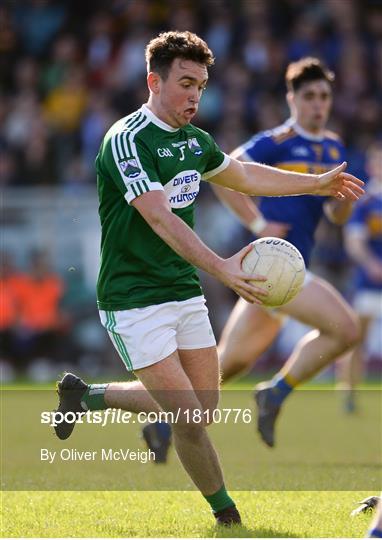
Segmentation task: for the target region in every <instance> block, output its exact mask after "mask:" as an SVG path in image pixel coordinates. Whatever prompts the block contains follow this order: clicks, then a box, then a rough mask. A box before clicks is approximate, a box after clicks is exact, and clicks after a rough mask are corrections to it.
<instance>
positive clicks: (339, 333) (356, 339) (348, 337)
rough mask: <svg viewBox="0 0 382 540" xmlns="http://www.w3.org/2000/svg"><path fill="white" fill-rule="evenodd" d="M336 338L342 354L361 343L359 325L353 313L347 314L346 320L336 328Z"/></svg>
mask: <svg viewBox="0 0 382 540" xmlns="http://www.w3.org/2000/svg"><path fill="white" fill-rule="evenodd" d="M336 337H337V339H338V340H339V342H340V346H341V350H342V352H344V351H346V350H348V349H353V348H354V347H356V346H357V345H358V344H359V343H360V341H361V325H360V321H359V319H358V317H357V315H356V314H355V313H352V314H349V316H348V317H347V318H346V320H345V321H344V322H343V323H342V324H339V325H338V327H337V328H336Z"/></svg>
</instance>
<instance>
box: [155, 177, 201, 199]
mask: <svg viewBox="0 0 382 540" xmlns="http://www.w3.org/2000/svg"><path fill="white" fill-rule="evenodd" d="M200 179H201V176H200V173H198V171H195V170H189V171H182V172H180V173H178V174H177V175H176V176H174V178H172V179H171V180H170V181H169V182H167V184H166V185H165V186H164V190H165V193H166V195H167V198H168V200H169V203H170V206H171V208H184V207H186V206H189V205H190V204H192V203H193V201H194V200H195V197H196V196H197V194H198V193H199V184H200Z"/></svg>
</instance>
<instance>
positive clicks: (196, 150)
mask: <svg viewBox="0 0 382 540" xmlns="http://www.w3.org/2000/svg"><path fill="white" fill-rule="evenodd" d="M187 144H188V148H189V149H190V151H191V152H192V153H193V154H194V155H195V156H200V154H203V150H202V148H201V146H200V144H199V143H198V140H197V138H196V137H191V138H190V139H187Z"/></svg>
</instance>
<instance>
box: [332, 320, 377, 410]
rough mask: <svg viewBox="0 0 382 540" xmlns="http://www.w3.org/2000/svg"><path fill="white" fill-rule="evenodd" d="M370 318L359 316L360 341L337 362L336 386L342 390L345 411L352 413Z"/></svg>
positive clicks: (361, 370)
mask: <svg viewBox="0 0 382 540" xmlns="http://www.w3.org/2000/svg"><path fill="white" fill-rule="evenodd" d="M371 321H372V319H371V318H370V317H363V316H360V325H361V342H360V343H359V344H358V345H357V346H356V347H355V348H354V349H353V350H352V351H350V352H348V353H346V354H345V355H343V356H342V357H341V358H340V359H339V360H338V362H337V366H336V377H337V381H338V387H339V388H340V390H341V391H342V392H343V398H344V400H343V406H344V410H345V412H348V413H352V412H354V411H355V408H356V400H355V388H356V386H357V384H359V383H360V381H361V379H362V372H363V363H364V362H363V357H364V343H365V340H366V339H367V335H368V330H369V326H370V323H371Z"/></svg>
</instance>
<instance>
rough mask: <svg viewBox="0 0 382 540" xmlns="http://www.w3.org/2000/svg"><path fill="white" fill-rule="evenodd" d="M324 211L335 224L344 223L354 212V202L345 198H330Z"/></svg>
mask: <svg viewBox="0 0 382 540" xmlns="http://www.w3.org/2000/svg"><path fill="white" fill-rule="evenodd" d="M324 212H325V215H326V217H327V218H328V220H329V221H331V222H332V223H334V224H335V225H344V224H345V223H346V222H347V221H348V219H349V218H350V216H351V215H352V212H353V202H352V201H349V200H346V199H343V200H338V199H330V200H329V201H326V203H325V204H324Z"/></svg>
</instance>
